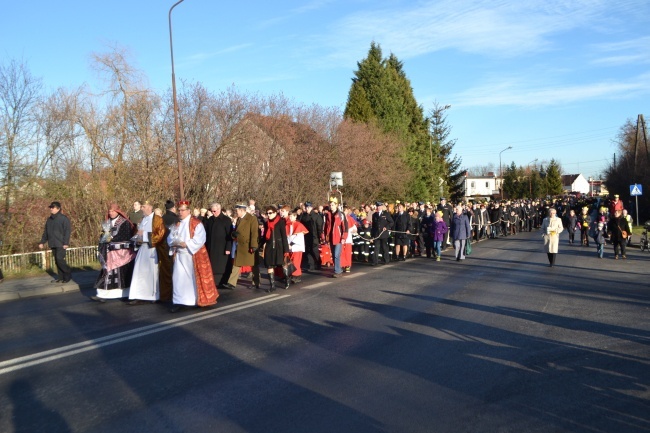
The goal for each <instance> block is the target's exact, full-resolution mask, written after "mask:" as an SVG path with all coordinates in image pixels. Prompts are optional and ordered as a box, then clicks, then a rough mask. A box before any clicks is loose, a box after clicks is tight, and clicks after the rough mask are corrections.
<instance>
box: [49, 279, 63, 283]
mask: <svg viewBox="0 0 650 433" xmlns="http://www.w3.org/2000/svg"><path fill="white" fill-rule="evenodd" d="M61 281H63V280H61V279H59V278H56V279H54V280H52V281H50V283H60V282H61Z"/></svg>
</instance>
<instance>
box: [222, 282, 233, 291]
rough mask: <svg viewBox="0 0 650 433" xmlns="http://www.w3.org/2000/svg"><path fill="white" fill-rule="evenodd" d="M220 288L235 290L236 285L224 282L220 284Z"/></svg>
mask: <svg viewBox="0 0 650 433" xmlns="http://www.w3.org/2000/svg"><path fill="white" fill-rule="evenodd" d="M221 288H222V289H228V290H235V289H236V288H237V287H235V286H233V285H232V284H230V283H224V284H222V285H221Z"/></svg>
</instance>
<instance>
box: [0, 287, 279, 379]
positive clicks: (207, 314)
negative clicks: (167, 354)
mask: <svg viewBox="0 0 650 433" xmlns="http://www.w3.org/2000/svg"><path fill="white" fill-rule="evenodd" d="M289 296H291V295H268V296H264V297H262V298H257V299H252V300H249V301H244V302H240V303H237V304H234V305H230V306H227V307H224V308H220V309H218V310H210V311H203V312H201V313H197V314H193V315H191V316H186V317H179V318H176V319H171V320H167V321H165V322H161V323H156V324H153V325H147V326H143V327H141V328H136V329H132V330H130V331H124V332H119V333H117V334H113V335H108V336H105V337H100V338H97V339H95V340H88V341H83V342H81V343H75V344H71V345H69V346H64V347H60V348H57V349H51V350H47V351H44V352H39V353H34V354H32V355H27V356H22V357H19V358H14V359H8V360H6V361H2V362H0V375H3V374H6V373H11V372H13V371H17V370H22V369H23V368H27V367H32V366H34V365H38V364H43V363H46V362H51V361H56V360H58V359H62V358H66V357H69V356H72V355H77V354H79V353H83V352H88V351H91V350H96V349H99V348H102V347H105V346H110V345H113V344H117V343H121V342H124V341H128V340H132V339H134V338H140V337H144V336H146V335H149V334H155V333H157V332H161V331H165V330H168V329H172V328H178V327H181V326H185V325H188V324H190V323H194V322H199V321H203V320H206V319H211V318H213V317H217V316H222V315H224V314H229V313H233V312H235V311H239V310H244V309H246V308H251V307H256V306H258V305H262V304H266V303H268V302H273V301H278V300H280V299H284V298H288V297H289Z"/></svg>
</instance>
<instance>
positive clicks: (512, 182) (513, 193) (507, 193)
mask: <svg viewBox="0 0 650 433" xmlns="http://www.w3.org/2000/svg"><path fill="white" fill-rule="evenodd" d="M502 188H503V195H504V197H507V198H511V199H515V198H518V195H519V191H518V185H517V166H516V165H515V163H514V162H512V163H511V164H510V166H509V167H506V171H505V173H504V174H503V186H502Z"/></svg>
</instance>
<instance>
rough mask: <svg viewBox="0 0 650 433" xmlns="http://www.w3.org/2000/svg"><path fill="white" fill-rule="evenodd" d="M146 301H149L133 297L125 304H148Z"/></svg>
mask: <svg viewBox="0 0 650 433" xmlns="http://www.w3.org/2000/svg"><path fill="white" fill-rule="evenodd" d="M148 303H149V302H148V301H142V300H140V299H134V300H132V301H129V302H127V305H144V304H148Z"/></svg>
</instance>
